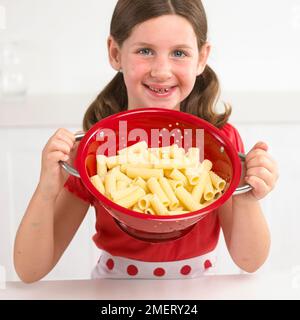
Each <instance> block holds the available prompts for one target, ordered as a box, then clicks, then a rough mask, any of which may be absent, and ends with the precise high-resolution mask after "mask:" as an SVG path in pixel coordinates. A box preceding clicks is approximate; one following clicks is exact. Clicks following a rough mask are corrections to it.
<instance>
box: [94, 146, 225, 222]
mask: <svg viewBox="0 0 300 320" xmlns="http://www.w3.org/2000/svg"><path fill="white" fill-rule="evenodd" d="M199 159H200V150H199V148H189V149H188V151H187V152H185V150H184V148H179V147H178V145H177V144H173V145H171V146H169V147H162V148H148V147H147V144H146V142H145V141H141V142H138V143H136V144H134V145H132V146H130V147H128V148H124V149H122V150H119V151H118V154H117V155H116V156H111V157H106V156H104V155H97V157H96V163H97V174H96V175H94V176H92V177H90V180H91V182H92V184H93V185H94V187H95V188H96V189H97V190H98V191H99V192H100V193H102V194H103V195H105V196H106V197H108V198H109V199H110V200H111V201H114V202H115V203H116V204H118V205H120V206H122V207H124V208H127V209H131V210H133V211H136V212H139V213H143V214H150V215H158V216H159V215H172V216H173V215H182V214H187V213H189V212H192V211H198V210H200V209H202V208H204V207H206V206H208V205H210V204H211V203H213V202H214V201H215V200H216V199H218V198H219V197H221V196H222V194H223V193H224V190H225V189H226V181H225V180H224V179H222V178H221V177H220V176H219V175H217V174H216V173H215V172H214V171H213V170H212V167H213V164H212V162H211V161H209V160H208V159H205V160H204V161H203V162H202V163H201V162H200V160H199Z"/></svg>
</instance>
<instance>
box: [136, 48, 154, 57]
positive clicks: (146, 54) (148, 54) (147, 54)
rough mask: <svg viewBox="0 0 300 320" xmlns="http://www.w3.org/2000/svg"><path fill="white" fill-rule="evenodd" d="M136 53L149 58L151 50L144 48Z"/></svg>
mask: <svg viewBox="0 0 300 320" xmlns="http://www.w3.org/2000/svg"><path fill="white" fill-rule="evenodd" d="M138 53H140V54H143V55H145V56H150V55H151V53H152V51H151V49H148V48H144V49H140V50H139V51H138Z"/></svg>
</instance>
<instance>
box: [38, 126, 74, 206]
mask: <svg viewBox="0 0 300 320" xmlns="http://www.w3.org/2000/svg"><path fill="white" fill-rule="evenodd" d="M74 151H75V135H74V134H73V133H72V132H70V131H68V130H66V129H58V130H57V131H56V132H55V134H54V135H53V136H52V137H51V138H50V139H49V140H48V142H47V144H46V145H45V147H44V149H43V152H42V168H41V175H40V181H39V186H38V188H39V191H40V192H42V194H43V195H44V196H45V197H46V198H47V199H51V200H55V199H56V197H57V196H58V194H59V192H60V190H61V189H62V188H63V186H64V183H65V182H66V180H67V178H68V174H67V173H66V172H65V170H64V169H63V168H62V166H61V165H60V164H59V161H60V160H61V161H68V160H70V161H68V162H69V163H70V164H72V165H73V160H74V157H75V154H76V153H75V152H74Z"/></svg>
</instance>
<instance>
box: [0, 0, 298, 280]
mask: <svg viewBox="0 0 300 320" xmlns="http://www.w3.org/2000/svg"><path fill="white" fill-rule="evenodd" d="M115 3H116V1H114V0H110V1H100V0H85V1H83V0H76V1H74V0H72V1H71V0H64V1H59V0H39V1H38V0H0V7H1V6H2V8H5V10H4V11H5V16H6V24H5V28H0V46H1V47H2V48H3V47H5V45H6V44H7V43H9V42H10V41H16V42H17V44H18V46H19V56H20V58H21V62H22V64H21V66H20V69H22V72H23V73H24V74H25V76H26V88H27V97H25V98H24V99H23V100H20V99H19V100H15V99H7V98H6V97H2V98H1V99H0V150H1V151H0V165H1V166H0V176H1V179H0V192H1V194H0V202H1V205H0V210H1V211H0V265H3V266H5V269H6V275H7V278H8V279H16V275H15V273H14V270H13V268H12V255H11V253H12V244H13V237H14V234H15V231H16V228H17V226H18V223H19V221H20V219H21V217H22V215H23V213H24V211H25V209H26V206H27V203H28V201H29V199H30V197H31V194H32V192H33V190H34V188H35V186H36V183H37V181H38V176H39V165H40V159H39V156H40V153H41V150H42V147H43V145H44V144H45V142H46V141H47V139H48V137H49V136H50V135H51V134H52V133H53V132H54V130H56V129H57V128H58V127H61V126H64V127H66V128H68V129H70V130H76V129H78V128H80V123H81V117H82V115H83V113H84V110H85V108H86V107H87V105H88V102H89V101H90V100H91V99H92V98H93V97H95V94H96V93H97V92H99V91H100V90H101V88H103V86H104V85H105V84H106V83H107V82H108V81H109V80H110V79H111V77H112V76H113V75H114V71H113V70H112V69H111V68H110V66H109V63H108V59H107V52H106V38H107V36H108V32H109V23H110V18H111V14H112V11H113V8H114V5H115ZM204 5H205V8H206V11H207V15H208V21H209V27H210V28H209V41H210V42H211V43H212V45H213V51H212V54H211V57H210V59H209V64H210V65H211V66H212V67H213V68H214V69H215V71H216V72H217V74H218V76H219V78H220V81H221V84H222V88H223V92H224V96H226V98H228V99H229V100H231V101H232V102H234V103H233V104H234V105H233V108H234V113H233V118H232V122H233V124H234V125H235V126H236V127H237V128H238V129H239V130H240V133H241V135H242V137H243V139H244V141H245V145H246V150H249V148H250V147H251V146H252V145H253V144H254V143H255V142H256V141H257V140H260V139H263V140H266V141H267V142H268V143H269V144H270V151H271V153H272V154H273V155H274V157H275V158H276V159H277V161H278V163H279V166H280V170H281V178H280V180H279V183H278V187H277V189H276V190H275V191H274V192H273V193H272V194H271V195H270V196H269V197H268V198H266V199H265V200H264V201H263V202H262V205H263V207H264V212H265V214H266V217H267V219H268V222H269V224H270V228H271V231H272V251H271V255H270V258H269V260H268V262H267V263H266V264H265V266H264V268H263V269H262V271H261V272H264V271H265V272H269V271H270V270H271V271H272V270H282V271H287V272H290V273H292V272H293V270H298V269H299V268H298V266H299V265H300V255H299V252H300V236H299V232H298V227H299V225H300V218H299V213H300V205H299V201H298V196H299V191H298V186H297V184H296V181H298V179H299V178H300V171H299V156H300V152H299V142H298V138H297V137H299V136H300V126H299V119H300V108H299V107H300V105H299V101H300V99H299V97H300V94H299V91H300V81H299V74H300V63H299V56H300V1H297V0H285V1H284V0H275V1H274V0H273V1H271V0H264V1H259V0H253V1H238V0H226V1H222V0H206V1H204ZM2 16H3V10H2ZM0 25H1V23H0ZM2 27H3V25H2ZM0 76H1V63H0ZM66 101H67V102H68V103H66ZM79 101H80V103H79ZM56 102H57V103H56ZM70 102H71V103H70ZM57 105H59V108H58V107H57ZM64 106H65V108H64ZM72 108H73V110H72ZM70 112H72V113H74V114H75V115H74V116H73V117H72V116H70ZM50 119H51V121H50ZM20 136H21V137H22V138H23V139H24V141H22V144H21V145H22V147H20V142H19V137H20ZM25 140H26V141H25ZM93 228H94V218H93V212H92V211H91V212H90V213H89V215H88V218H87V219H86V220H85V222H84V224H83V225H82V226H81V228H80V230H79V232H78V234H77V235H76V237H75V239H74V240H73V242H72V244H71V246H70V247H69V249H68V250H67V251H66V253H65V255H64V257H63V258H62V260H61V261H60V262H59V264H58V265H57V267H56V268H55V269H54V271H53V272H52V273H51V274H50V275H49V276H48V278H49V279H71V278H73V279H75V278H76V279H77V278H88V277H89V272H90V268H91V267H92V265H93V263H94V262H95V261H96V259H97V255H98V252H97V250H96V249H95V248H94V246H93V244H92V241H91V239H90V238H91V236H92V234H93V232H94V229H93ZM220 257H221V259H220V266H219V269H220V270H219V272H220V273H226V272H237V270H236V269H235V268H234V266H233V264H232V263H231V261H230V259H229V257H228V256H227V254H226V250H225V248H224V243H222V242H221V244H220ZM0 282H1V279H0Z"/></svg>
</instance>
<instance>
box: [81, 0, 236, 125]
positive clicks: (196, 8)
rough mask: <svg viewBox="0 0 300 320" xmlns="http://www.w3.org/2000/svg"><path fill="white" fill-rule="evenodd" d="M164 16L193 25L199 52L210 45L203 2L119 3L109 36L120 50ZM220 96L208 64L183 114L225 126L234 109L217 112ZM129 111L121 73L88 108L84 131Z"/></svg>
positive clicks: (156, 0)
mask: <svg viewBox="0 0 300 320" xmlns="http://www.w3.org/2000/svg"><path fill="white" fill-rule="evenodd" d="M163 15H179V16H181V17H183V18H185V19H187V21H189V23H190V24H191V25H192V27H193V29H194V31H195V34H196V37H197V43H198V49H199V51H200V50H201V48H202V46H203V45H204V44H205V43H206V42H207V31H208V25H207V18H206V13H205V10H204V7H203V5H202V2H201V0H151V1H146V0H119V1H118V2H117V4H116V7H115V10H114V13H113V16H112V19H111V25H110V35H111V36H112V37H113V38H114V40H115V41H116V43H117V44H118V46H119V47H120V48H122V44H123V43H124V41H125V40H126V39H127V38H128V37H130V35H131V32H132V30H133V28H134V27H136V26H137V25H139V24H140V23H142V22H145V21H147V20H150V19H153V18H157V17H160V16H163ZM219 96H220V84H219V80H218V77H217V75H216V74H215V72H214V71H213V70H212V68H210V67H209V66H208V65H206V67H205V69H204V71H203V73H202V74H200V75H199V76H198V77H197V78H196V81H195V85H194V88H193V90H192V91H191V93H190V94H189V96H188V97H187V98H186V99H185V100H184V101H182V102H181V104H180V111H183V112H187V113H190V114H193V115H196V116H198V117H200V118H202V119H204V120H206V121H208V122H210V123H211V124H213V125H214V126H216V127H218V128H221V127H222V126H224V125H225V124H226V123H227V121H228V119H229V116H230V114H231V107H230V106H229V105H228V104H224V107H225V110H224V113H217V112H216V111H215V105H216V103H217V101H218V100H219ZM127 108H128V97H127V89H126V85H125V82H124V78H123V74H122V72H120V71H119V72H118V73H117V74H116V75H115V77H114V78H113V79H112V80H111V81H110V82H109V83H108V84H107V85H106V87H105V88H104V89H103V90H102V91H101V92H100V94H99V95H98V96H97V98H96V99H95V100H94V101H93V102H92V104H91V105H90V106H89V108H88V109H87V111H86V113H85V115H84V119H83V129H84V131H87V130H88V129H90V128H91V127H92V126H93V125H94V124H95V123H96V122H98V121H100V120H101V119H103V118H105V117H108V116H110V115H112V114H115V113H117V112H120V111H125V110H127Z"/></svg>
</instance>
